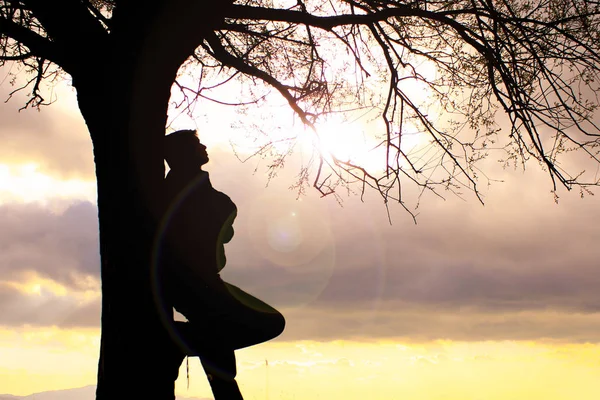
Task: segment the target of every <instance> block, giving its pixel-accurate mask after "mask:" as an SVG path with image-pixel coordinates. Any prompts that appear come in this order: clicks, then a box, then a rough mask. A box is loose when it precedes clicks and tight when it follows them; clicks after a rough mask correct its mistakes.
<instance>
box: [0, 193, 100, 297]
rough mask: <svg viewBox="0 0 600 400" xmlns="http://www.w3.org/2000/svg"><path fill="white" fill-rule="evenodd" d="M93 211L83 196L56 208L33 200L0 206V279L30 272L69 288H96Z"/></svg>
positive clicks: (21, 276) (97, 258) (97, 268)
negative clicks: (57, 209) (55, 211)
mask: <svg viewBox="0 0 600 400" xmlns="http://www.w3.org/2000/svg"><path fill="white" fill-rule="evenodd" d="M97 215H98V213H97V209H96V206H95V205H93V204H91V203H89V202H86V201H79V202H75V203H73V204H71V205H69V206H68V207H67V208H66V209H65V210H64V211H63V212H59V213H54V212H52V211H51V210H50V209H48V208H45V207H43V206H42V205H40V204H35V203H30V204H4V205H0V221H2V230H0V279H1V280H16V281H22V280H24V279H26V276H27V274H28V273H30V272H34V273H36V274H38V275H40V276H42V277H44V278H48V279H52V280H54V281H56V282H59V283H61V284H63V285H66V286H68V287H69V288H71V289H90V288H94V289H96V288H98V287H99V285H98V278H99V275H100V256H99V252H98V222H97Z"/></svg>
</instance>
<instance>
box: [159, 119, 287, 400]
mask: <svg viewBox="0 0 600 400" xmlns="http://www.w3.org/2000/svg"><path fill="white" fill-rule="evenodd" d="M165 154H166V157H165V158H166V161H167V163H168V164H169V167H170V171H169V173H168V174H167V177H166V179H165V184H166V198H167V204H168V208H167V212H166V214H165V218H166V222H167V224H166V229H165V236H164V238H165V239H164V240H165V241H164V248H165V249H166V250H165V254H168V256H167V257H166V258H165V259H166V261H165V262H164V264H165V269H166V280H167V284H166V286H167V292H168V298H169V301H170V302H171V303H172V304H173V306H174V307H175V309H176V310H177V311H179V312H180V313H181V314H183V315H184V316H185V317H186V318H187V319H188V321H189V323H186V324H182V323H180V324H178V332H179V334H180V337H181V338H182V339H183V342H184V343H183V344H184V346H185V353H186V354H187V355H192V356H196V355H197V356H200V359H201V361H202V365H203V366H204V368H205V370H206V372H207V375H208V378H209V380H210V383H211V387H212V390H213V393H214V395H215V399H217V400H218V399H219V398H222V399H228V400H234V399H241V398H242V396H241V394H240V393H239V389H238V387H237V383H235V380H234V378H235V375H236V368H235V356H234V350H236V349H239V348H243V347H247V346H252V345H254V344H258V343H262V342H265V341H267V340H270V339H272V338H274V337H276V336H278V335H279V334H280V333H281V332H283V329H284V327H285V319H284V318H283V316H282V315H281V313H279V312H278V311H277V310H275V309H274V308H273V307H271V306H269V305H267V304H265V303H264V302H262V301H260V300H259V299H257V298H255V297H253V296H251V295H250V294H248V293H246V292H244V291H242V290H241V289H239V288H237V287H236V286H233V285H231V284H228V283H226V282H224V281H223V280H222V279H221V277H220V275H219V272H220V271H221V269H222V268H223V267H224V266H225V263H226V258H225V251H224V245H225V243H227V242H229V241H230V240H231V239H232V237H233V226H232V225H233V221H234V219H235V217H236V215H237V208H236V206H235V204H234V203H233V202H232V201H231V199H230V198H229V196H227V195H225V194H224V193H221V192H219V191H217V190H215V189H214V188H213V187H212V185H211V183H210V180H209V176H208V172H206V171H203V170H202V166H203V165H205V164H206V163H207V162H208V154H207V152H206V146H204V145H203V144H201V143H200V141H199V140H198V137H197V134H196V132H195V131H190V130H185V131H177V132H174V133H171V134H170V135H168V136H166V137H165Z"/></svg>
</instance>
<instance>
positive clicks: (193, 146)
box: [165, 130, 208, 169]
mask: <svg viewBox="0 0 600 400" xmlns="http://www.w3.org/2000/svg"><path fill="white" fill-rule="evenodd" d="M165 160H167V163H168V164H169V168H171V169H182V168H187V169H189V168H194V169H196V168H200V167H202V166H203V165H204V164H206V163H207V162H208V153H207V152H206V146H205V145H203V144H202V143H200V140H199V139H198V134H197V132H196V131H195V130H181V131H176V132H173V133H171V134H169V135H167V136H165Z"/></svg>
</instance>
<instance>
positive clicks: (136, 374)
mask: <svg viewBox="0 0 600 400" xmlns="http://www.w3.org/2000/svg"><path fill="white" fill-rule="evenodd" d="M147 58H148V55H142V56H139V57H138V58H137V59H135V60H133V61H132V62H131V63H127V62H122V59H121V58H120V59H118V61H115V62H114V63H113V64H112V65H110V64H109V65H104V66H103V67H102V68H101V69H102V70H106V71H118V72H116V73H108V74H105V78H100V79H99V77H98V76H94V77H92V79H89V80H82V79H78V80H75V79H74V85H75V87H76V88H77V93H78V101H79V106H80V109H81V111H82V114H83V116H84V118H85V121H86V124H87V125H88V129H89V131H90V134H91V136H92V141H93V144H94V161H95V164H96V177H97V182H98V211H99V226H100V253H101V279H102V322H101V328H102V338H101V348H100V361H99V367H98V388H97V392H96V398H97V399H98V400H106V399H110V400H115V399H127V400H130V399H133V398H141V399H144V398H145V399H153V400H154V399H156V400H172V399H173V398H174V380H175V378H176V376H177V375H176V373H177V369H178V368H177V367H178V365H176V364H175V363H174V362H175V360H174V359H173V358H174V351H173V350H174V349H173V344H172V340H171V338H170V337H169V335H168V332H167V329H165V322H166V321H171V320H172V311H171V310H172V308H171V307H170V305H166V306H165V307H161V300H163V297H162V295H161V293H160V280H157V277H158V275H157V272H158V271H157V270H156V266H157V265H156V262H154V261H155V260H154V259H153V255H154V253H155V252H154V248H153V242H154V239H155V236H156V232H157V226H158V225H159V223H160V216H161V214H162V209H163V207H162V197H161V193H162V185H163V177H164V162H163V153H162V143H163V138H164V134H165V125H166V120H167V107H168V102H169V97H170V88H171V85H172V83H173V81H174V78H175V75H176V73H177V69H178V67H179V65H180V64H181V63H182V62H183V61H184V59H181V60H176V61H173V60H171V62H170V63H169V65H165V63H163V64H161V65H160V66H156V68H148V67H145V68H144V69H143V70H142V71H140V68H139V66H140V65H146V66H147V65H148V62H149V61H148V59H147ZM150 62H151V61H150ZM150 65H151V64H150ZM157 283H158V284H157Z"/></svg>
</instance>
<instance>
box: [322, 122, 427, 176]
mask: <svg viewBox="0 0 600 400" xmlns="http://www.w3.org/2000/svg"><path fill="white" fill-rule="evenodd" d="M408 125H409V124H408V123H407V124H405V132H404V133H403V137H402V144H401V148H402V151H403V152H405V153H406V154H408V153H410V152H412V151H414V150H415V149H416V148H417V147H419V146H420V145H421V144H422V142H423V136H424V135H422V134H420V133H419V132H418V130H417V129H416V128H415V129H412V128H413V127H411V126H408ZM311 144H312V146H313V148H316V149H317V150H318V151H319V153H320V154H321V155H322V156H323V157H324V158H325V159H326V161H329V162H333V160H334V159H337V160H338V161H341V162H348V163H351V164H353V165H356V166H359V167H362V168H364V169H365V170H366V171H367V172H368V173H370V174H373V175H381V174H382V173H384V172H385V171H386V167H387V163H388V161H389V164H390V166H391V167H393V166H394V162H393V161H394V160H395V157H396V151H395V150H394V149H392V148H391V149H388V148H387V146H386V144H385V127H383V126H382V123H378V122H377V121H369V122H364V121H354V122H348V121H344V120H342V119H341V118H340V119H336V118H331V119H328V120H327V121H324V122H321V123H319V124H317V125H316V133H315V135H314V136H313V139H312V141H311ZM388 151H389V160H388V158H387V157H386V153H387V152H388ZM403 162H404V160H400V163H401V166H403Z"/></svg>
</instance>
